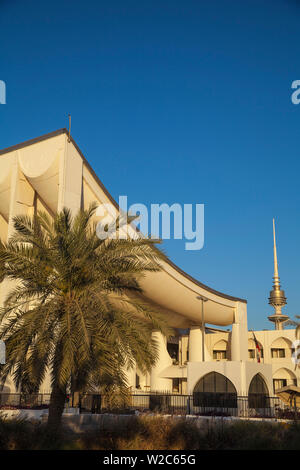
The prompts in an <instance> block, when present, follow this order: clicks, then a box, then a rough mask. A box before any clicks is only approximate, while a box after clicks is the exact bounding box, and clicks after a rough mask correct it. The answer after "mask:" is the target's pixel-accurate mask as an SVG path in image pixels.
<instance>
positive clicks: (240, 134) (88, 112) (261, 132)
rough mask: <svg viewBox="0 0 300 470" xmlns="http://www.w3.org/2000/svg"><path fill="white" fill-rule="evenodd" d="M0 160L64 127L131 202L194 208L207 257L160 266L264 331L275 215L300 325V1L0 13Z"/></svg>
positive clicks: (14, 2) (173, 1) (81, 6)
mask: <svg viewBox="0 0 300 470" xmlns="http://www.w3.org/2000/svg"><path fill="white" fill-rule="evenodd" d="M0 58H1V62H0V80H4V81H5V82H6V85H7V104H6V105H0V148H4V147H7V146H10V145H14V144H16V143H19V142H22V141H24V140H27V139H30V138H33V137H37V136H39V135H41V134H44V133H47V132H51V131H53V130H55V129H58V128H61V127H67V114H68V113H69V112H70V113H71V114H72V135H73V137H74V138H75V140H76V142H77V143H78V145H79V146H80V148H81V150H82V151H83V153H84V154H85V156H86V157H87V159H88V160H89V162H90V163H91V165H92V166H93V168H94V169H95V171H96V172H97V174H98V176H99V177H100V179H101V180H102V181H103V183H104V184H105V185H106V187H107V188H108V190H109V191H110V192H111V194H112V195H113V196H114V197H115V198H116V199H118V196H119V195H127V196H128V200H129V203H130V204H132V203H135V202H139V203H144V204H147V205H149V204H150V203H163V202H165V203H169V204H172V203H174V202H178V203H181V204H183V203H192V204H196V203H204V204H205V244H204V248H203V249H202V250H200V251H198V252H195V251H186V250H185V249H184V242H183V241H169V242H165V243H164V248H165V250H166V251H167V253H168V254H169V256H170V258H171V259H172V260H173V261H174V262H175V263H177V264H178V265H179V266H180V267H181V268H182V269H184V270H185V271H187V272H188V273H189V274H191V275H193V276H194V277H196V278H197V279H199V280H200V281H201V282H204V283H205V284H207V285H209V286H211V287H213V288H215V289H218V290H220V291H222V292H225V293H228V294H231V295H234V296H239V297H243V298H246V299H247V300H248V325H249V328H256V329H261V328H269V327H272V325H271V324H270V323H269V322H268V320H267V314H270V313H271V311H272V309H271V308H270V307H269V306H268V304H267V297H268V294H269V290H270V288H271V284H272V276H273V252H272V217H275V218H276V223H277V241H278V257H279V274H280V276H281V281H282V285H283V288H284V289H285V292H286V295H287V297H288V305H287V307H286V312H287V313H289V314H291V315H292V316H294V315H296V314H298V315H299V314H300V307H299V303H298V292H299V287H300V252H299V240H300V217H299V203H300V191H299V172H300V163H299V161H300V160H299V142H300V105H298V106H296V105H293V104H292V102H291V93H292V90H291V83H292V81H293V80H297V79H300V1H297V0H243V1H240V0H239V1H238V0H235V1H233V0H227V1H224V0H209V1H208V0H207V1H201V0H185V1H178V0H151V1H149V0H143V1H135V0H126V1H124V0H110V1H101V0H100V1H91V0H86V1H85V2H82V1H77V0H73V1H72V2H70V1H65V0H60V1H57V0H52V1H51V2H46V1H44V2H41V1H37V0H27V1H26V2H24V1H20V0H19V1H18V0H10V1H8V0H7V1H5V0H0Z"/></svg>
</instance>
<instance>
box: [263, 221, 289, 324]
mask: <svg viewBox="0 0 300 470" xmlns="http://www.w3.org/2000/svg"><path fill="white" fill-rule="evenodd" d="M273 252H274V277H273V288H272V290H271V291H270V297H269V304H270V305H272V307H273V308H274V310H275V313H274V314H273V315H271V316H269V317H268V319H269V320H270V321H271V322H273V323H275V329H276V330H282V329H283V322H285V321H287V320H288V319H289V317H288V315H284V314H283V313H281V310H282V307H284V306H285V305H286V304H287V300H286V297H285V295H284V291H283V290H281V288H280V280H279V274H278V260H277V247H276V234H275V219H273Z"/></svg>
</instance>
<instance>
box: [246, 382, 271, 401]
mask: <svg viewBox="0 0 300 470" xmlns="http://www.w3.org/2000/svg"><path fill="white" fill-rule="evenodd" d="M248 404H249V408H255V409H259V408H270V399H269V392H268V387H267V385H266V382H265V380H264V379H263V377H262V376H261V375H260V374H256V375H255V376H254V377H253V378H252V380H251V382H250V385H249V392H248Z"/></svg>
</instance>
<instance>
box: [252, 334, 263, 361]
mask: <svg viewBox="0 0 300 470" xmlns="http://www.w3.org/2000/svg"><path fill="white" fill-rule="evenodd" d="M252 333H253V338H254V342H255V347H256V359H257V362H260V358H261V349H260V345H259V342H258V341H257V339H256V336H255V334H254V331H252Z"/></svg>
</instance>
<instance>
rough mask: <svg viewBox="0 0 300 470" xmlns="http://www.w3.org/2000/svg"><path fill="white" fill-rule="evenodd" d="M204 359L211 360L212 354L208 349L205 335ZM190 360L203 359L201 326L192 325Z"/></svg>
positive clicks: (200, 360)
mask: <svg viewBox="0 0 300 470" xmlns="http://www.w3.org/2000/svg"><path fill="white" fill-rule="evenodd" d="M204 361H205V362H207V361H211V356H210V354H209V352H208V350H207V347H206V344H205V336H204ZM189 362H203V361H202V330H201V327H200V326H198V325H196V326H191V328H190V335H189Z"/></svg>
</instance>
